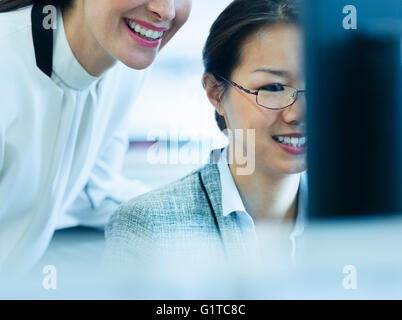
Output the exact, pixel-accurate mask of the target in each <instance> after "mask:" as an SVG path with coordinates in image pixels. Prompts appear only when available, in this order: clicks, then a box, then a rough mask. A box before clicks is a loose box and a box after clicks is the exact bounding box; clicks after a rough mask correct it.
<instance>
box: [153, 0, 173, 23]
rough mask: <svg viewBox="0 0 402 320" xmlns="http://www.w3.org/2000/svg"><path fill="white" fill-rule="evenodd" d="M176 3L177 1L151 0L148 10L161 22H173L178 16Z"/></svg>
mask: <svg viewBox="0 0 402 320" xmlns="http://www.w3.org/2000/svg"><path fill="white" fill-rule="evenodd" d="M174 2H175V0H150V1H149V2H148V10H149V11H151V12H152V13H153V14H154V16H155V17H156V19H157V20H159V21H171V20H173V19H174V18H175V16H176V9H175V5H174Z"/></svg>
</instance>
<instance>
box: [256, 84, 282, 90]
mask: <svg viewBox="0 0 402 320" xmlns="http://www.w3.org/2000/svg"><path fill="white" fill-rule="evenodd" d="M260 90H265V91H271V92H278V91H284V90H285V87H284V86H283V85H281V84H279V83H272V84H269V85H267V86H264V87H262V88H261V89H260Z"/></svg>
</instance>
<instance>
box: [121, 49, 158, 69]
mask: <svg viewBox="0 0 402 320" xmlns="http://www.w3.org/2000/svg"><path fill="white" fill-rule="evenodd" d="M155 58H156V54H155V53H154V54H150V53H148V54H143V55H139V54H132V55H130V56H125V57H122V58H120V59H119V58H118V60H120V61H121V62H122V63H124V64H125V65H126V66H127V67H129V68H131V69H135V70H144V69H146V68H148V67H149V66H150V65H151V64H152V63H153V62H154V60H155Z"/></svg>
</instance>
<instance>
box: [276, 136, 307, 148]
mask: <svg viewBox="0 0 402 320" xmlns="http://www.w3.org/2000/svg"><path fill="white" fill-rule="evenodd" d="M272 138H273V139H274V140H275V141H277V142H279V143H282V144H285V145H288V146H291V147H297V148H300V147H305V146H306V143H307V139H306V137H288V136H273V137H272Z"/></svg>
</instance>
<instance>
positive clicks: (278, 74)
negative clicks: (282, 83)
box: [254, 68, 290, 78]
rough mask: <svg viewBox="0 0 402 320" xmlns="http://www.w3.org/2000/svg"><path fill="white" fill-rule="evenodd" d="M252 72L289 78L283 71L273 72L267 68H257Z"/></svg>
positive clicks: (287, 73)
mask: <svg viewBox="0 0 402 320" xmlns="http://www.w3.org/2000/svg"><path fill="white" fill-rule="evenodd" d="M254 72H266V73H270V74H273V75H275V76H279V77H287V78H290V73H289V72H288V71H285V70H275V69H269V68H258V69H257V70H255V71H254Z"/></svg>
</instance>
